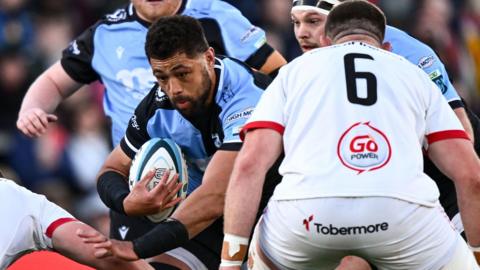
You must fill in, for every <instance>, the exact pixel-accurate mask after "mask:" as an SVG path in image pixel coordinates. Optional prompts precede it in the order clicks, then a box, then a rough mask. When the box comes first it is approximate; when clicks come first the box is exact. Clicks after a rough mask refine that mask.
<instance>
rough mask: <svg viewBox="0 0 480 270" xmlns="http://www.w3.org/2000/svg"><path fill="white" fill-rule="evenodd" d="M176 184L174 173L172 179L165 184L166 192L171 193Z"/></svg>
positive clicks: (176, 178)
mask: <svg viewBox="0 0 480 270" xmlns="http://www.w3.org/2000/svg"><path fill="white" fill-rule="evenodd" d="M177 183H178V173H176V174H175V175H174V176H173V177H172V180H170V181H168V182H167V190H169V191H171V190H174V189H175V188H176V185H177Z"/></svg>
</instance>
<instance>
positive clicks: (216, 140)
mask: <svg viewBox="0 0 480 270" xmlns="http://www.w3.org/2000/svg"><path fill="white" fill-rule="evenodd" d="M212 140H213V143H214V144H215V147H217V148H219V147H220V146H221V145H222V141H221V140H220V135H218V133H213V134H212Z"/></svg>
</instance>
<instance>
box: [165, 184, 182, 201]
mask: <svg viewBox="0 0 480 270" xmlns="http://www.w3.org/2000/svg"><path fill="white" fill-rule="evenodd" d="M181 188H182V183H175V186H174V187H173V188H172V189H169V190H168V194H167V196H166V197H165V201H166V202H169V201H170V200H172V199H173V198H174V197H175V196H176V195H177V194H178V191H179V190H180V189H181Z"/></svg>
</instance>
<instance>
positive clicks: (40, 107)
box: [17, 62, 81, 137]
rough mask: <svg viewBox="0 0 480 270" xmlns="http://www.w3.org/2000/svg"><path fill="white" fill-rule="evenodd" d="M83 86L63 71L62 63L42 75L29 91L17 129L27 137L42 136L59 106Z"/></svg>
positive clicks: (19, 115)
mask: <svg viewBox="0 0 480 270" xmlns="http://www.w3.org/2000/svg"><path fill="white" fill-rule="evenodd" d="M80 86H81V84H80V83H77V82H75V81H74V80H73V79H72V78H71V77H70V76H69V75H68V74H67V73H66V72H65V70H64V69H63V67H62V66H61V64H60V62H57V63H55V64H54V65H53V66H51V67H50V68H49V69H47V70H46V71H45V72H44V73H42V74H41V75H40V76H39V77H38V78H37V79H36V80H35V82H34V83H33V84H32V85H31V86H30V88H29V89H28V91H27V93H26V95H25V97H24V98H23V102H22V106H21V108H20V112H19V114H18V120H17V128H18V129H19V130H20V131H21V132H22V133H24V134H25V135H27V136H30V137H38V136H40V135H42V134H43V133H44V132H45V130H46V128H47V126H48V122H51V121H55V120H56V119H57V117H56V116H55V115H53V114H52V113H53V112H54V111H55V109H56V108H57V106H58V104H60V102H61V101H62V100H64V99H65V98H67V97H68V96H70V95H71V94H72V93H74V92H75V91H76V90H78V89H79V87H80Z"/></svg>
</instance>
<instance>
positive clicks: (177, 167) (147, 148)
mask: <svg viewBox="0 0 480 270" xmlns="http://www.w3.org/2000/svg"><path fill="white" fill-rule="evenodd" d="M153 168H155V176H154V177H153V179H152V180H150V182H149V183H148V185H147V189H148V190H151V189H153V188H154V187H155V186H156V185H157V184H158V183H159V182H160V180H161V179H162V176H163V174H164V172H165V171H166V170H167V169H169V170H170V176H169V178H168V181H171V180H172V179H173V176H174V175H175V174H176V173H178V182H181V183H182V188H181V189H180V190H179V191H178V193H177V194H176V196H175V197H174V198H178V197H181V198H182V199H184V198H185V196H186V195H187V188H188V171H187V165H186V163H185V158H184V157H183V154H182V151H181V149H180V147H179V146H178V145H177V144H176V143H175V142H174V141H173V140H171V139H160V138H154V139H150V140H149V141H147V142H146V143H145V144H143V145H142V147H141V148H140V149H139V150H138V152H137V154H136V155H135V157H134V159H133V161H132V165H131V167H130V175H129V178H128V184H129V187H130V191H131V190H132V189H133V187H134V186H135V184H137V183H138V182H139V181H140V180H141V179H142V178H143V177H144V176H145V175H146V174H147V173H148V172H149V171H150V170H152V169H153ZM177 206H178V204H177V205H175V206H173V207H170V208H167V209H165V210H163V211H161V212H159V213H157V214H154V215H149V216H147V218H148V219H150V220H151V221H153V222H161V221H163V220H165V219H166V218H167V217H169V216H170V215H171V214H172V212H173V211H174V210H175V208H176V207H177Z"/></svg>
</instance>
